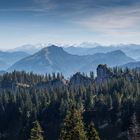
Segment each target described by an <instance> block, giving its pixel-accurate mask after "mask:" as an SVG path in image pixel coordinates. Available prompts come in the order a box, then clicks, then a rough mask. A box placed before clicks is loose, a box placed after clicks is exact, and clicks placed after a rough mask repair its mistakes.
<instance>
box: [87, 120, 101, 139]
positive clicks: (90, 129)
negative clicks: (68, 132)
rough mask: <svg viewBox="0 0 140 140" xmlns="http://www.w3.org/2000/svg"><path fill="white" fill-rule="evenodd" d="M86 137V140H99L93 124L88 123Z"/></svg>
mask: <svg viewBox="0 0 140 140" xmlns="http://www.w3.org/2000/svg"><path fill="white" fill-rule="evenodd" d="M87 137H88V140H100V138H99V135H98V132H97V131H96V129H95V126H94V124H93V123H90V125H89V126H88V131H87Z"/></svg>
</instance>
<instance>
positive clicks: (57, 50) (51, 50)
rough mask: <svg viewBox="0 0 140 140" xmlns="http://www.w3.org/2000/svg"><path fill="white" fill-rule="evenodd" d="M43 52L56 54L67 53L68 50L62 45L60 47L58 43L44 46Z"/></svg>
mask: <svg viewBox="0 0 140 140" xmlns="http://www.w3.org/2000/svg"><path fill="white" fill-rule="evenodd" d="M40 52H41V54H45V55H47V54H54V55H62V54H66V52H65V51H64V50H63V48H62V47H58V46H56V45H51V46H48V47H45V48H43V49H42V50H41V51H40Z"/></svg>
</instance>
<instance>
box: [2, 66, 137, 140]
mask: <svg viewBox="0 0 140 140" xmlns="http://www.w3.org/2000/svg"><path fill="white" fill-rule="evenodd" d="M111 71H112V73H113V76H112V77H111V78H110V79H105V80H104V81H102V82H101V83H100V84H99V83H96V82H95V81H94V79H95V77H94V75H93V73H91V74H90V77H88V79H92V80H93V82H92V83H91V82H90V83H88V82H87V81H85V82H86V86H85V85H84V84H82V85H79V86H77V87H72V86H71V85H70V82H69V80H65V79H64V77H63V76H62V74H54V73H53V74H47V75H45V76H42V75H36V74H33V73H25V72H16V71H14V72H13V73H5V74H4V75H3V76H2V75H1V76H0V139H1V140H11V139H12V140H28V139H30V130H31V128H32V123H33V122H34V121H35V120H39V122H41V126H42V128H43V130H44V139H45V140H46V139H47V140H58V139H59V136H60V130H61V125H62V123H63V119H64V118H65V116H67V117H66V118H68V116H69V115H70V114H71V113H70V112H69V113H68V114H69V115H66V114H67V110H70V109H71V106H72V105H74V106H75V108H76V110H82V117H81V114H78V112H77V111H76V112H77V113H76V114H77V115H75V118H76V116H79V120H77V118H76V120H77V121H78V122H79V125H78V127H75V128H77V130H75V132H79V131H78V130H79V129H80V131H81V132H82V135H85V132H84V127H83V124H85V126H87V125H88V124H89V123H90V122H91V121H93V122H94V123H95V126H96V128H97V130H98V132H99V134H100V139H103V140H104V139H107V140H122V139H123V140H125V139H127V134H126V132H127V131H128V128H129V126H130V123H131V116H132V114H133V112H136V115H137V121H138V122H139V120H140V75H139V74H138V73H136V72H135V71H133V70H129V69H127V70H122V69H119V68H114V69H112V70H111ZM84 75H85V77H86V78H87V75H86V74H83V78H84ZM92 80H91V81H92ZM76 82H77V81H76ZM79 82H81V81H79ZM82 82H83V81H82ZM82 82H81V83H82ZM71 117H72V116H71ZM82 118H83V119H82ZM80 120H82V121H80ZM64 126H65V125H64ZM85 129H87V127H85ZM110 133H111V134H112V135H111V134H110ZM77 134H78V133H77ZM75 135H76V134H75ZM83 138H84V137H83ZM76 140H77V139H76Z"/></svg>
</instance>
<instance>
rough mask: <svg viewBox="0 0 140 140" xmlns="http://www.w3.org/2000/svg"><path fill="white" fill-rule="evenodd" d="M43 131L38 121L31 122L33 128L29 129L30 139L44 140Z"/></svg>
mask: <svg viewBox="0 0 140 140" xmlns="http://www.w3.org/2000/svg"><path fill="white" fill-rule="evenodd" d="M42 134H43V131H42V129H41V126H40V124H39V122H38V121H35V122H33V128H32V129H31V134H30V135H31V136H30V140H44V138H43V135H42Z"/></svg>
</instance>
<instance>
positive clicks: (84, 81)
mask: <svg viewBox="0 0 140 140" xmlns="http://www.w3.org/2000/svg"><path fill="white" fill-rule="evenodd" d="M92 83H93V80H92V79H91V78H89V77H86V76H84V75H82V74H81V73H80V72H77V73H76V74H74V75H73V76H72V78H71V79H70V82H69V85H70V86H71V87H82V86H84V87H87V86H89V85H90V84H92Z"/></svg>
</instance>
